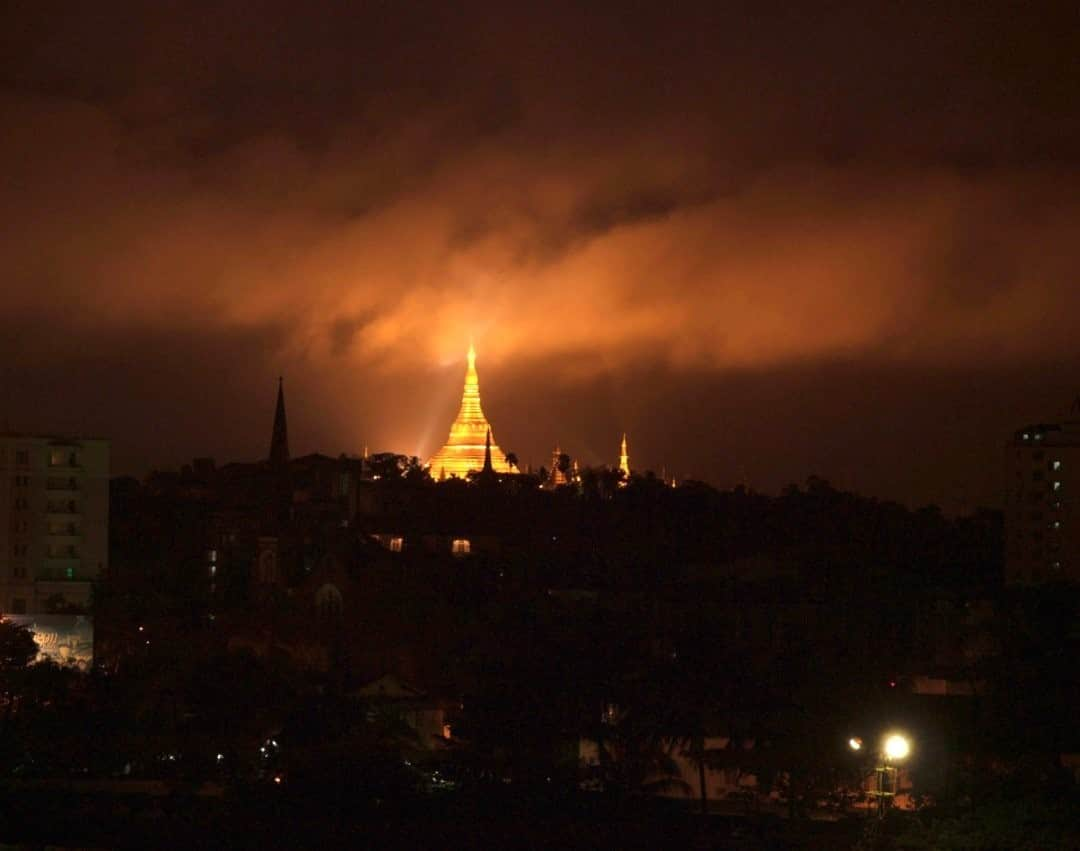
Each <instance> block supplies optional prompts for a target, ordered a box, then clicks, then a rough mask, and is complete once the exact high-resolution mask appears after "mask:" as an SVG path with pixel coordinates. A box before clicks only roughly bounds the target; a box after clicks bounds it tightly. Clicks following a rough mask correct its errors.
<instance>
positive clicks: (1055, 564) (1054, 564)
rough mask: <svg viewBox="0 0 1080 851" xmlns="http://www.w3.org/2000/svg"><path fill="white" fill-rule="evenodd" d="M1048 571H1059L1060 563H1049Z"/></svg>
mask: <svg viewBox="0 0 1080 851" xmlns="http://www.w3.org/2000/svg"><path fill="white" fill-rule="evenodd" d="M1050 569H1051V570H1061V562H1060V561H1055V562H1051V564H1050Z"/></svg>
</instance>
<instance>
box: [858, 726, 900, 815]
mask: <svg viewBox="0 0 1080 851" xmlns="http://www.w3.org/2000/svg"><path fill="white" fill-rule="evenodd" d="M847 743H848V747H849V748H850V749H851V751H852V752H853V753H860V752H861V751H862V750H863V740H862V739H861V738H859V737H858V736H852V737H851V738H850V739H848V742H847ZM910 755H911V740H910V739H909V738H908V737H907V736H905V735H904V734H903V733H900V732H892V733H887V734H886V735H885V736H884V738H883V739H882V740H881V744H880V746H879V748H878V750H877V753H876V754H875V756H876V757H877V759H878V765H877V767H876V768H875V769H874V773H875V774H877V789H876V791H873V792H871V793H870V794H871V795H873V796H875V797H876V798H877V802H878V806H877V811H878V818H882V817H883V816H884V815H885V801H886V799H887V798H895V797H896V791H897V785H898V780H899V777H898V774H897V767H896V763H898V762H902V761H903V760H905V759H907V758H908V756H910ZM890 774H891V775H892V780H891V781H890V780H889V779H888V775H890Z"/></svg>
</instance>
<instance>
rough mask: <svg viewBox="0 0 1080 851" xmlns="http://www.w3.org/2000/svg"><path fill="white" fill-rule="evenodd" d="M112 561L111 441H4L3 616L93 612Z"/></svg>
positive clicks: (0, 464) (2, 437)
mask: <svg viewBox="0 0 1080 851" xmlns="http://www.w3.org/2000/svg"><path fill="white" fill-rule="evenodd" d="M108 559H109V442H108V441H107V440H99V439H86V438H72V437H62V436H57V435H29V434H0V612H3V613H4V614H23V613H30V614H34V613H40V612H44V611H46V610H47V608H48V606H49V604H50V603H57V602H59V600H60V598H62V599H63V601H64V602H65V603H67V604H75V605H80V606H86V605H88V604H89V603H90V598H91V588H92V583H93V582H94V581H95V580H96V579H97V578H98V577H99V576H100V575H101V574H102V573H103V572H104V571H105V570H106V568H107V567H108Z"/></svg>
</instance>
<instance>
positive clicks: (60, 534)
mask: <svg viewBox="0 0 1080 851" xmlns="http://www.w3.org/2000/svg"><path fill="white" fill-rule="evenodd" d="M45 537H46V538H48V539H49V545H50V546H53V547H68V546H78V545H79V543H80V542H81V541H82V539H83V534H82V529H80V528H79V527H78V526H76V525H75V524H70V525H68V526H65V527H63V528H57V527H50V528H47V529H46V530H45Z"/></svg>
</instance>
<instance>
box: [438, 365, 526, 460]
mask: <svg viewBox="0 0 1080 851" xmlns="http://www.w3.org/2000/svg"><path fill="white" fill-rule="evenodd" d="M489 435H491V438H490V440H491V466H492V467H493V468H494V470H495V472H496V473H509V472H510V467H509V465H508V464H507V463H506V456H505V455H504V454H503V451H502V450H501V449H499V447H498V446H497V445H496V443H495V437H494V432H493V431H492V429H491V424H490V423H488V421H487V418H486V417H485V416H484V412H483V410H482V409H481V408H480V381H479V379H478V378H477V377H476V351H475V350H474V349H473V347H472V346H471V345H470V346H469V366H468V369H466V370H465V392H464V394H463V395H462V397H461V410H460V411H458V415H457V419H456V420H454V424H453V425H452V426H450V437H449V438H448V439H447V441H446V445H445V446H444V447H443V448H442V449H440V450H439V451H438V452H436V453H435V454H434V455H432V456H431V460H430V461H428V465H429V467H430V469H431V475H432V477H433V478H435V479H438V480H441V479H449V478H450V477H451V476H457V477H458V478H459V479H464V478H465V477H466V476H467V475H468V474H469V473H472V472H476V473H479V472H480V471H481V470H482V469H483V468H484V455H485V452H486V451H487V442H488V439H489V438H488V436H489Z"/></svg>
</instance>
